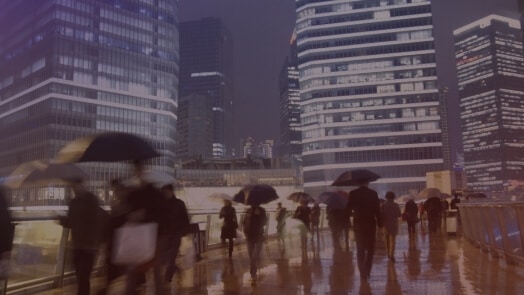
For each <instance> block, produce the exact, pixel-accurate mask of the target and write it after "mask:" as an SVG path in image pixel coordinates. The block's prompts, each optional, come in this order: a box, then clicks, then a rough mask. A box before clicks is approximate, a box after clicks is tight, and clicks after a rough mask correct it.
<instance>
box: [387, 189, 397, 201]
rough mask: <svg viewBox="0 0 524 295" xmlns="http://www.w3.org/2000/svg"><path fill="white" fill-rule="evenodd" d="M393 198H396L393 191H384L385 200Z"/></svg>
mask: <svg viewBox="0 0 524 295" xmlns="http://www.w3.org/2000/svg"><path fill="white" fill-rule="evenodd" d="M395 198H396V196H395V193H394V192H391V191H389V192H387V193H386V200H390V201H393V200H394V199H395Z"/></svg>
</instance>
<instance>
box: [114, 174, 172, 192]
mask: <svg viewBox="0 0 524 295" xmlns="http://www.w3.org/2000/svg"><path fill="white" fill-rule="evenodd" d="M142 178H143V179H144V180H145V182H148V183H152V184H153V185H154V186H155V187H158V188H161V187H163V186H164V185H166V184H173V182H174V181H175V178H174V177H173V176H172V175H169V174H167V173H165V172H162V171H157V170H146V171H144V174H143V175H142ZM122 183H123V184H124V185H126V186H134V185H138V184H139V183H140V182H139V180H138V178H136V177H132V178H130V179H126V180H124V181H123V182H122Z"/></svg>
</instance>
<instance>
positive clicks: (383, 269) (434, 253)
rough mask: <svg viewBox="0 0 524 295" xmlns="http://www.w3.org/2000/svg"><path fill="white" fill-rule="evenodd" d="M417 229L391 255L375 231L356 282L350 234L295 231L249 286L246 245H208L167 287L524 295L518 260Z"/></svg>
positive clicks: (265, 257) (318, 293)
mask: <svg viewBox="0 0 524 295" xmlns="http://www.w3.org/2000/svg"><path fill="white" fill-rule="evenodd" d="M420 232H421V231H420V230H419V232H418V233H417V235H416V237H414V238H412V239H410V238H409V237H408V235H407V231H406V227H405V224H404V225H403V227H402V229H401V232H400V234H399V235H398V236H397V247H396V252H395V262H391V261H390V260H389V259H388V258H387V256H386V251H385V245H384V241H383V239H382V238H381V236H380V235H379V237H380V238H378V239H377V247H376V252H375V257H374V261H373V268H372V271H371V277H370V279H369V282H368V283H361V281H360V275H359V271H358V268H357V266H356V250H355V249H356V247H355V244H354V241H352V242H350V246H349V248H346V247H344V246H342V247H333V243H332V240H331V235H330V233H329V232H328V231H325V232H322V233H321V234H320V237H318V238H317V237H315V238H314V239H313V240H310V239H308V241H309V243H308V247H307V249H304V250H303V249H301V245H300V239H299V238H298V237H291V238H288V239H287V240H286V243H285V246H282V245H279V244H278V243H277V242H276V241H275V240H272V241H269V242H267V243H266V244H265V246H264V248H263V250H262V262H261V267H260V270H259V278H258V281H257V284H256V285H254V286H253V285H252V283H251V280H250V275H249V269H248V257H247V250H246V247H245V246H244V245H238V246H236V247H235V252H234V254H233V255H234V257H233V259H231V260H229V259H227V258H226V257H227V255H226V252H225V249H215V250H211V251H208V252H207V253H206V254H205V257H204V259H203V260H201V261H200V262H198V263H196V264H195V266H194V267H192V268H189V269H186V270H183V271H182V272H180V273H179V274H178V275H176V277H175V279H174V281H173V282H172V284H171V285H172V286H171V294H207V295H222V294H223V295H233V294H270V295H280V294H282V295H283V294H286V295H288V294H293V295H303V294H315V295H324V294H326V295H328V294H332V295H339V294H468V295H469V294H519V293H520V294H522V292H523V291H522V290H523V288H524V267H523V266H522V265H510V264H506V263H505V261H504V259H497V258H491V256H490V255H489V254H487V253H485V252H483V251H482V250H480V249H478V248H476V247H474V246H473V245H471V244H470V243H469V242H468V241H466V240H464V239H463V238H462V237H461V236H460V235H458V236H454V235H450V236H448V235H446V234H445V233H440V234H437V235H433V236H430V235H428V234H425V233H420ZM335 248H337V249H338V248H340V249H338V250H335ZM93 283H94V285H95V286H94V288H93V289H94V290H93V292H92V294H95V291H96V290H97V289H98V286H99V285H100V284H101V281H100V279H94V280H93ZM122 287H123V281H122V280H120V281H116V282H115V283H114V284H113V285H112V286H111V292H110V294H122ZM74 290H75V289H74V286H66V287H64V289H60V290H52V291H47V292H44V293H40V294H42V295H57V294H74V293H75V292H74ZM146 293H147V292H145V291H144V292H143V294H146Z"/></svg>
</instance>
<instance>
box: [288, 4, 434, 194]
mask: <svg viewBox="0 0 524 295" xmlns="http://www.w3.org/2000/svg"><path fill="white" fill-rule="evenodd" d="M296 7H297V10H296V13H297V21H296V30H297V47H298V61H299V66H298V67H299V75H300V78H299V79H300V88H301V90H300V99H301V113H302V115H301V121H302V144H303V152H302V160H303V164H304V188H305V190H307V191H311V192H319V191H321V190H324V189H326V186H328V185H330V184H331V183H332V181H333V180H334V179H335V178H336V177H337V176H338V175H339V174H340V173H342V172H344V171H346V170H348V169H355V168H365V169H370V170H372V171H374V172H376V173H378V174H380V175H381V176H382V178H381V179H379V180H378V181H377V182H375V183H374V184H373V187H374V188H376V189H378V190H379V192H380V193H385V192H386V191H387V190H392V191H395V192H397V193H398V194H403V193H407V192H408V191H409V190H411V189H420V188H423V187H425V175H426V172H429V171H435V170H441V169H442V167H443V164H444V159H443V147H442V145H443V144H442V129H441V116H440V112H441V106H440V103H439V98H440V95H439V90H438V88H437V76H436V63H435V48H434V38H433V24H432V12H431V2H430V1H429V0H417V1H411V0H389V1H385V0H365V1H350V0H347V1H318V0H297V2H296Z"/></svg>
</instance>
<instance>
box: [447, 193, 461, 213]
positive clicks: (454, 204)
mask: <svg viewBox="0 0 524 295" xmlns="http://www.w3.org/2000/svg"><path fill="white" fill-rule="evenodd" d="M458 203H460V199H459V195H458V194H454V195H453V199H452V200H451V204H450V205H449V207H450V208H451V209H452V210H457V209H458V207H457V204H458Z"/></svg>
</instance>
